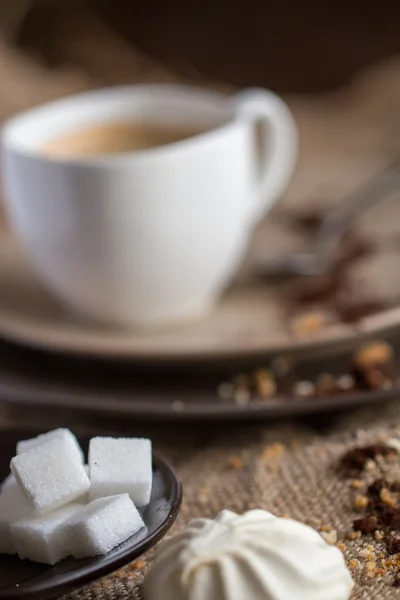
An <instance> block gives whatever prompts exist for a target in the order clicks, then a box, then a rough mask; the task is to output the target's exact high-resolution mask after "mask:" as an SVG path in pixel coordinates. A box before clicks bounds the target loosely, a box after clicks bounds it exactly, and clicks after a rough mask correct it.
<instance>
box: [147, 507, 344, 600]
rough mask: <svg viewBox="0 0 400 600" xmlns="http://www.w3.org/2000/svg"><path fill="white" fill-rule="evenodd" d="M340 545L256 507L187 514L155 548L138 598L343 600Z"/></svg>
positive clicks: (304, 526) (342, 567)
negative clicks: (183, 524)
mask: <svg viewBox="0 0 400 600" xmlns="http://www.w3.org/2000/svg"><path fill="white" fill-rule="evenodd" d="M352 587H353V581H352V578H351V575H350V573H349V571H348V569H347V567H346V565H345V562H344V558H343V555H342V553H341V552H340V550H338V548H335V547H334V546H329V545H328V544H327V543H326V542H325V541H324V540H323V539H322V538H321V536H320V535H319V534H318V533H317V532H316V531H314V529H311V527H308V526H307V525H303V524H302V523H298V522H297V521H293V520H291V519H280V518H277V517H275V516H274V515H272V514H270V513H268V512H266V511H263V510H251V511H249V512H247V513H245V514H244V515H241V516H240V515H237V514H235V513H233V512H230V511H228V510H224V511H223V512H221V513H220V514H219V515H218V517H217V518H216V519H215V520H214V521H213V520H211V519H195V520H193V521H191V522H190V523H189V525H188V526H187V527H186V528H185V529H184V530H183V531H182V532H181V533H178V534H177V535H176V536H174V537H173V538H171V539H170V540H168V541H167V542H165V543H164V544H163V545H162V546H161V547H160V549H159V550H158V552H157V553H156V556H155V559H154V562H153V565H152V567H151V569H150V571H149V573H148V575H147V577H146V579H145V581H144V584H143V593H144V597H145V599H146V600H250V599H251V600H347V599H348V598H349V596H350V592H351V589H352Z"/></svg>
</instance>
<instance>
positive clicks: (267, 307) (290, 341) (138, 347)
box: [0, 234, 400, 362]
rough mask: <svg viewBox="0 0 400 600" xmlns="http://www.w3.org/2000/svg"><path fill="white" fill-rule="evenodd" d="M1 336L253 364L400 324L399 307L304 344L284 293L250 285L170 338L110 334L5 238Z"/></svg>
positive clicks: (124, 354) (87, 349) (105, 352)
mask: <svg viewBox="0 0 400 600" xmlns="http://www.w3.org/2000/svg"><path fill="white" fill-rule="evenodd" d="M0 290H1V293H0V336H2V337H3V338H5V339H8V340H10V341H14V342H17V343H20V344H23V345H25V346H30V347H33V348H40V349H44V350H48V351H56V352H67V353H72V354H79V355H84V356H88V357H90V356H93V357H94V356H97V357H104V358H108V359H111V358H118V359H124V360H131V361H158V362H160V361H161V362H164V361H165V362H178V361H179V362H186V361H188V362H196V361H215V360H223V359H225V358H226V359H233V358H237V359H242V358H254V357H255V356H257V355H260V356H261V355H266V354H274V353H280V352H284V351H294V350H300V349H302V350H305V349H308V350H311V351H314V350H316V349H318V350H319V351H320V350H321V349H322V347H325V348H327V349H329V350H330V351H331V350H332V348H333V347H336V346H338V347H339V346H343V345H349V344H352V343H354V342H355V341H359V339H360V337H363V336H364V335H377V334H379V333H381V332H383V331H384V330H387V329H390V328H393V327H396V326H399V325H400V308H394V309H391V310H387V311H385V312H381V313H379V314H377V315H374V316H372V317H368V318H365V319H363V320H361V321H360V322H359V323H358V324H357V325H351V326H349V325H343V324H338V323H336V324H332V325H328V326H325V327H324V328H323V329H322V330H320V331H318V332H316V333H314V334H313V335H307V336H303V337H301V336H300V337H299V336H296V335H294V334H293V333H292V332H291V331H290V328H289V324H288V318H287V313H285V311H284V310H283V309H282V300H281V299H280V298H279V293H278V292H279V286H276V287H273V286H271V284H269V285H268V286H267V285H266V284H264V283H262V282H260V281H258V280H251V279H250V278H247V279H246V278H245V279H244V280H242V282H241V283H237V284H236V285H235V286H233V287H232V288H231V289H230V290H229V291H228V292H227V293H226V294H225V297H224V298H223V299H222V300H221V302H220V303H219V305H218V306H217V307H216V309H215V310H214V312H213V313H212V314H211V315H209V316H208V317H207V318H205V319H203V320H201V321H197V322H195V323H190V324H185V325H180V326H179V327H175V328H171V329H169V330H164V331H152V332H149V331H146V332H144V331H134V332H129V331H122V330H108V329H106V328H104V327H101V326H99V325H97V324H91V323H87V322H85V323H83V322H81V321H79V320H77V319H75V318H74V316H73V315H71V314H68V313H67V312H66V311H65V310H64V309H63V308H62V307H61V306H60V305H59V304H58V303H57V301H55V300H54V299H53V298H52V296H50V295H49V294H48V293H47V292H46V291H45V290H44V289H43V287H42V286H41V285H40V284H39V283H38V281H37V280H36V278H35V277H34V275H33V274H32V271H31V270H30V268H29V266H28V264H27V261H26V259H25V258H24V256H23V254H22V252H21V250H20V248H19V246H18V244H17V243H16V242H15V240H14V239H13V238H12V237H11V236H9V235H4V234H3V235H2V237H1V238H0Z"/></svg>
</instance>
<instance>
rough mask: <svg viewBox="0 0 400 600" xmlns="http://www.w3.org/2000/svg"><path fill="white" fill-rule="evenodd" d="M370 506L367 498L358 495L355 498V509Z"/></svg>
mask: <svg viewBox="0 0 400 600" xmlns="http://www.w3.org/2000/svg"><path fill="white" fill-rule="evenodd" d="M368 504H369V500H368V498H367V496H363V495H362V494H356V497H355V498H354V508H357V509H359V508H367V506H368Z"/></svg>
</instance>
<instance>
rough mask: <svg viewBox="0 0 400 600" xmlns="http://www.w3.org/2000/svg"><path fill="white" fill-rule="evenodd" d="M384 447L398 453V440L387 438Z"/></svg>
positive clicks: (399, 446)
mask: <svg viewBox="0 0 400 600" xmlns="http://www.w3.org/2000/svg"><path fill="white" fill-rule="evenodd" d="M386 446H389V448H392V449H393V450H396V452H400V439H399V438H393V437H392V438H389V439H388V440H386Z"/></svg>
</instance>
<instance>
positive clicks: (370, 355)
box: [353, 342, 393, 368]
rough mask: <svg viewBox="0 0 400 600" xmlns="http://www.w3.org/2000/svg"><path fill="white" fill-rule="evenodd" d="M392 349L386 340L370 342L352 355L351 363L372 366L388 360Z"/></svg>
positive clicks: (361, 366)
mask: <svg viewBox="0 0 400 600" xmlns="http://www.w3.org/2000/svg"><path fill="white" fill-rule="evenodd" d="M392 358H393V349H392V347H391V345H390V344H388V343H387V342H372V343H369V344H365V345H364V346H362V347H361V348H360V349H359V350H358V351H357V352H356V353H355V355H354V357H353V363H354V364H355V365H356V366H358V367H360V368H366V367H372V366H375V365H380V364H384V363H387V362H390V361H391V360H392Z"/></svg>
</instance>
